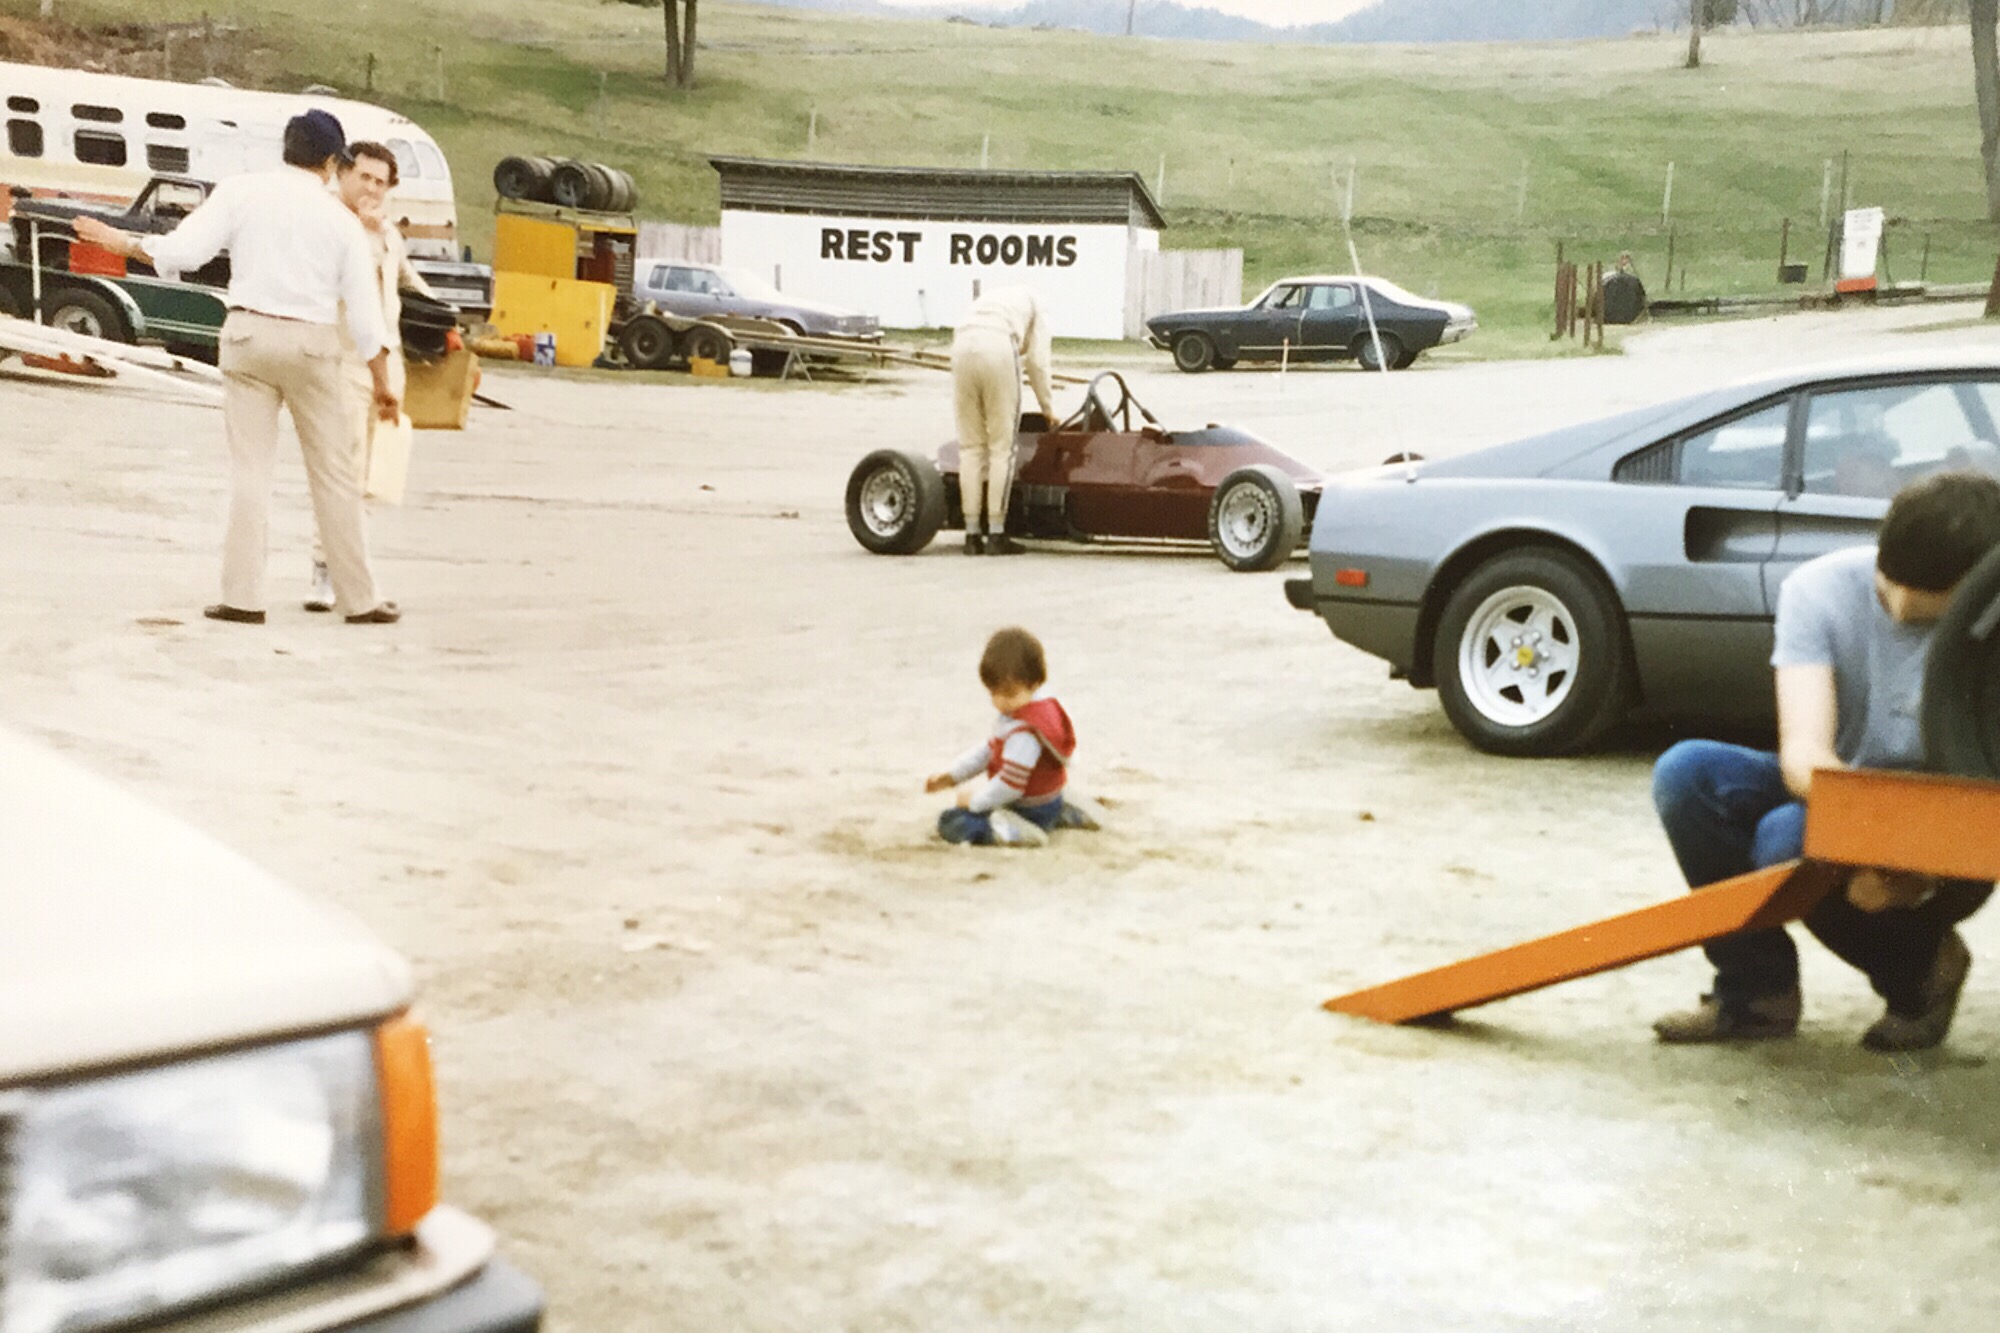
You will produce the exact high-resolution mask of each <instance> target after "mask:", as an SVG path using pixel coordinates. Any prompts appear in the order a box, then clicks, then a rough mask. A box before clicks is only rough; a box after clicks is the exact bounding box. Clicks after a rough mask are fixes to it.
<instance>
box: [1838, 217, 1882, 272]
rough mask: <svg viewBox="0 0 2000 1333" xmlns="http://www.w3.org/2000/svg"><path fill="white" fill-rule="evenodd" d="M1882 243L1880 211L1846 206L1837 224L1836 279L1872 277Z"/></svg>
mask: <svg viewBox="0 0 2000 1333" xmlns="http://www.w3.org/2000/svg"><path fill="white" fill-rule="evenodd" d="M1881 246H1882V210H1881V209H1879V208H1850V209H1848V210H1847V212H1846V214H1845V215H1844V216H1843V218H1842V220H1841V224H1840V278H1841V281H1843V282H1856V281H1861V280H1864V279H1865V280H1867V281H1869V282H1873V281H1874V279H1875V256H1876V254H1877V253H1878V252H1879V251H1880V249H1881Z"/></svg>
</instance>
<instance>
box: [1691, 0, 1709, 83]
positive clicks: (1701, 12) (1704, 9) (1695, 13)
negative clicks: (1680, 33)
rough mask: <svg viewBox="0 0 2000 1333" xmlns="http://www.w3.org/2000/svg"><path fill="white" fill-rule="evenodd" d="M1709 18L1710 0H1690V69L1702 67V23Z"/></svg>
mask: <svg viewBox="0 0 2000 1333" xmlns="http://www.w3.org/2000/svg"><path fill="white" fill-rule="evenodd" d="M1707 20H1708V0H1688V58H1687V67H1688V68H1689V69H1700V68H1701V25H1702V24H1703V23H1705V22H1706V21H1707Z"/></svg>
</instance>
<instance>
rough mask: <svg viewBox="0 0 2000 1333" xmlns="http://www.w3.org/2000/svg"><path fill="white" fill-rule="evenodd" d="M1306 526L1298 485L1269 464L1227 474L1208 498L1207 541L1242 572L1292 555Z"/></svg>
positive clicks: (1273, 565) (1272, 565)
mask: <svg viewBox="0 0 2000 1333" xmlns="http://www.w3.org/2000/svg"><path fill="white" fill-rule="evenodd" d="M1305 526H1306V519H1305V506H1304V504H1303V503H1302V502H1301V501H1300V499H1299V488H1298V487H1297V486H1296V485H1294V484H1293V483H1292V479H1291V478H1290V477H1288V476H1286V475H1285V474H1284V473H1282V472H1280V471H1279V470H1278V469H1277V468H1274V467H1271V466H1270V465H1269V464H1266V463H1257V464H1254V465H1252V466H1250V467H1242V468H1238V469H1236V471H1234V472H1232V473H1230V474H1229V475H1228V476H1227V477H1224V478H1223V479H1222V484H1221V485H1220V486H1218V487H1216V488H1215V497H1214V498H1213V499H1211V500H1210V501H1209V502H1208V542H1209V545H1210V546H1212V547H1214V548H1215V554H1216V556H1217V557H1218V558H1220V559H1221V561H1222V563H1223V564H1225V565H1227V566H1229V567H1230V568H1231V569H1234V570H1238V571H1240V572H1244V573H1251V572H1256V571H1259V570H1266V569H1276V568H1277V567H1278V566H1279V565H1282V564H1284V563H1285V561H1287V560H1289V559H1291V557H1292V552H1293V551H1295V550H1297V549H1298V545H1299V538H1300V536H1301V535H1303V534H1304V532H1305Z"/></svg>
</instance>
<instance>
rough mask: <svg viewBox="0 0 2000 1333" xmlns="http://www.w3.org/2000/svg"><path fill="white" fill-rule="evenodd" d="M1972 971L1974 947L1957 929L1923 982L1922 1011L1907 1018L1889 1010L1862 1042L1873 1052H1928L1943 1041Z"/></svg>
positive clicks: (1944, 944) (1872, 1025) (1876, 1021)
mask: <svg viewBox="0 0 2000 1333" xmlns="http://www.w3.org/2000/svg"><path fill="white" fill-rule="evenodd" d="M1971 970H1972V950H1970V949H1968V948H1966V947H1965V941H1964V940H1963V939H1962V938H1960V936H1959V933H1958V932H1957V931H1955V930H1954V931H1952V932H1951V933H1950V934H1949V935H1946V936H1945V937H1944V940H1943V942H1942V943H1940V944H1939V945H1938V953H1937V961H1936V962H1935V963H1932V964H1931V975H1930V979H1929V980H1928V981H1926V982H1925V983H1924V1010H1923V1012H1922V1013H1920V1014H1915V1015H1912V1016H1911V1017H1908V1018H1905V1017H1903V1016H1902V1015H1901V1014H1898V1013H1896V1012H1895V1011H1894V1010H1890V1011H1889V1012H1888V1013H1885V1014H1883V1015H1882V1016H1881V1017H1880V1018H1878V1019H1876V1020H1875V1021H1874V1023H1872V1024H1871V1025H1870V1026H1869V1028H1868V1030H1867V1031H1866V1032H1864V1033H1862V1034H1861V1044H1862V1045H1863V1046H1866V1047H1867V1048H1868V1049H1869V1050H1871V1051H1927V1050H1929V1049H1930V1048H1931V1047H1933V1046H1935V1045H1937V1044H1938V1043H1939V1042H1941V1041H1943V1040H1944V1034H1945V1033H1947V1032H1949V1031H1951V1019H1952V1015H1953V1014H1956V1013H1957V1012H1958V995H1959V992H1960V991H1962V990H1964V989H1965V974H1966V973H1968V972H1970V971H1971Z"/></svg>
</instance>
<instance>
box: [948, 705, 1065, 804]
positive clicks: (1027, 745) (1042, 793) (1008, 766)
mask: <svg viewBox="0 0 2000 1333" xmlns="http://www.w3.org/2000/svg"><path fill="white" fill-rule="evenodd" d="M1075 753H1076V727H1075V726H1074V725H1073V724H1072V723H1071V722H1070V720H1069V714H1068V713H1066V712H1064V711H1063V706H1062V705H1061V704H1060V703H1058V702H1057V701H1056V699H1055V698H1054V696H1052V695H1047V694H1043V693H1041V692H1040V691H1037V692H1036V694H1035V697H1034V698H1032V699H1030V700H1029V701H1028V702H1027V703H1025V704H1022V705H1021V706H1020V707H1019V708H1017V709H1015V710H1014V711H1013V712H1011V713H999V714H996V715H995V716H994V719H993V734H992V735H991V736H990V737H989V738H988V739H987V741H986V743H985V744H983V745H980V746H978V747H977V748H975V749H971V750H968V751H966V752H965V753H964V754H963V755H960V756H959V759H958V762H957V763H955V764H953V765H952V766H951V770H950V772H951V777H952V781H954V782H965V781H967V780H968V779H971V778H974V777H977V776H978V775H979V774H980V773H982V772H983V773H985V774H986V776H987V777H988V778H989V779H991V781H989V782H988V783H987V784H986V785H985V786H984V787H981V788H980V789H979V790H978V791H976V792H974V793H973V794H972V801H971V803H970V804H969V805H968V806H967V807H966V808H967V809H969V810H972V811H973V812H974V813H979V814H983V813H986V812H988V811H992V810H998V809H999V808H1000V807H1001V806H1003V805H1043V804H1046V803H1047V802H1049V801H1052V800H1054V799H1056V798H1057V797H1059V796H1061V795H1062V790H1063V784H1064V783H1065V782H1066V781H1068V779H1069V772H1068V769H1069V760H1070V756H1071V755H1073V754H1075Z"/></svg>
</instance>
